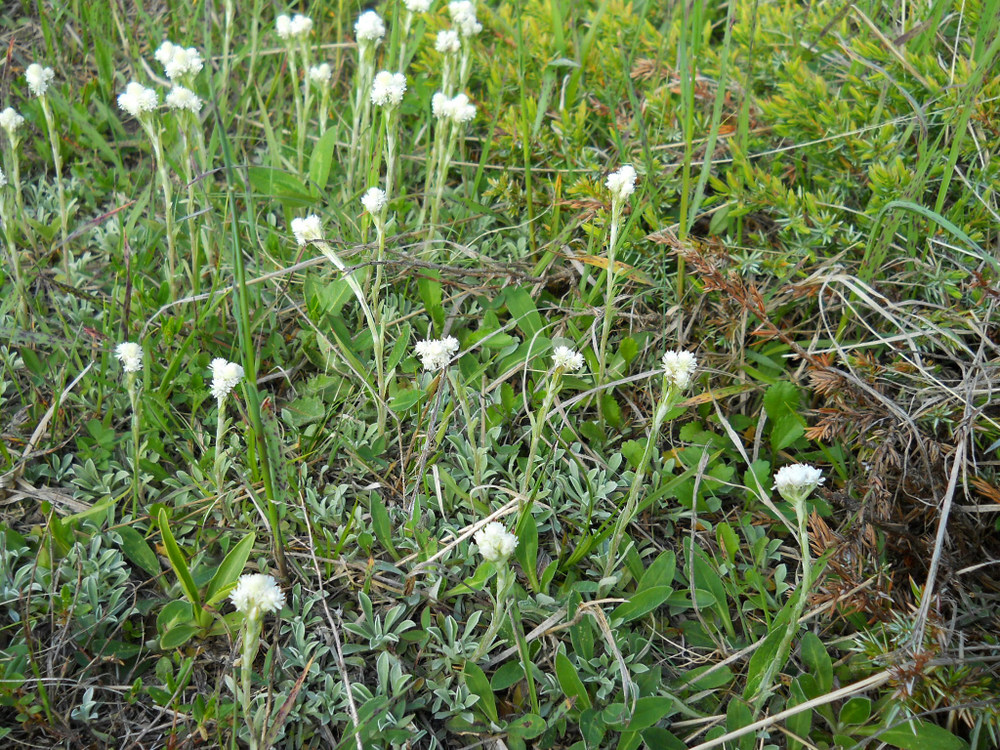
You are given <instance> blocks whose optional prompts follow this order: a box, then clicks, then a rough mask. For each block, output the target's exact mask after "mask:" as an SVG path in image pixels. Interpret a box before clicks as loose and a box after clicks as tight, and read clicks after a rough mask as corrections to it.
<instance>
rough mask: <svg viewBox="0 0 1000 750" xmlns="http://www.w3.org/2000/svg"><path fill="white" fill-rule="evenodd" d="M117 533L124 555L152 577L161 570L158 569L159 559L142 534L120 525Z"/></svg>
mask: <svg viewBox="0 0 1000 750" xmlns="http://www.w3.org/2000/svg"><path fill="white" fill-rule="evenodd" d="M118 534H119V535H120V536H121V538H122V552H123V553H124V554H125V557H127V558H128V559H129V560H131V561H132V562H134V563H135V564H136V565H138V566H139V567H140V568H142V569H143V570H144V571H146V572H147V573H149V574H150V575H151V576H153V577H154V578H155V577H156V576H158V575H160V573H162V572H163V571H161V570H160V561H159V559H158V558H157V557H156V553H155V552H153V549H152V547H150V546H149V545H148V544H147V543H146V540H145V538H144V537H143V536H142V534H140V533H139V532H138V531H136V530H135V529H133V528H132V527H131V526H122V527H121V528H120V529H118Z"/></svg>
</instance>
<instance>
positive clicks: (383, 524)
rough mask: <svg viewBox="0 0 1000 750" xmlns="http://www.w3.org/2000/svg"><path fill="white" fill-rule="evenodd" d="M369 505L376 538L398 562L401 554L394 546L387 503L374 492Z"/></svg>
mask: <svg viewBox="0 0 1000 750" xmlns="http://www.w3.org/2000/svg"><path fill="white" fill-rule="evenodd" d="M369 505H370V508H369V510H370V511H371V514H372V531H374V532H375V538H376V539H378V541H379V544H381V545H382V546H383V547H384V548H385V550H386V551H387V552H388V553H389V554H390V555H392V559H393V560H398V559H399V553H398V552H396V548H395V547H394V546H393V544H392V521H390V520H389V511H388V510H386V507H385V503H384V502H382V497H381V496H380V495H379V494H378V493H377V492H373V493H372V495H371V501H370V503H369Z"/></svg>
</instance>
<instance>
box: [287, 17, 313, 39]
mask: <svg viewBox="0 0 1000 750" xmlns="http://www.w3.org/2000/svg"><path fill="white" fill-rule="evenodd" d="M291 29H292V36H295V37H298V38H299V39H304V38H305V37H307V36H308V35H309V34H310V33H311V32H312V30H313V22H312V19H311V18H310V17H309V16H304V15H302V14H301V13H296V14H295V15H294V16H292V23H291Z"/></svg>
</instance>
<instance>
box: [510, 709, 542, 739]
mask: <svg viewBox="0 0 1000 750" xmlns="http://www.w3.org/2000/svg"><path fill="white" fill-rule="evenodd" d="M545 730H546V724H545V719H543V718H542V717H541V716H538V715H537V714H525V715H524V716H522V717H521V718H520V719H515V720H514V721H512V722H510V723H509V724H507V732H508V733H509V734H512V735H514V736H516V737H520V738H521V739H523V740H530V739H533V738H535V737H537V736H538V735H540V734H541V733H542V732H544V731H545Z"/></svg>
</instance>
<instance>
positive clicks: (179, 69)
mask: <svg viewBox="0 0 1000 750" xmlns="http://www.w3.org/2000/svg"><path fill="white" fill-rule="evenodd" d="M153 57H155V58H156V61H157V62H158V63H160V65H162V66H163V70H164V71H165V72H166V74H167V78H169V79H170V80H171V81H175V80H177V79H178V78H180V77H181V76H186V75H195V74H196V73H200V72H201V69H202V68H204V67H205V61H204V60H202V59H201V53H200V52H198V50H197V49H195V48H194V47H181V46H180V45H179V44H174V43H173V42H170V41H167V42H164V43H163V44H161V45H160V46H159V47H157V49H156V52H154V53H153Z"/></svg>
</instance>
